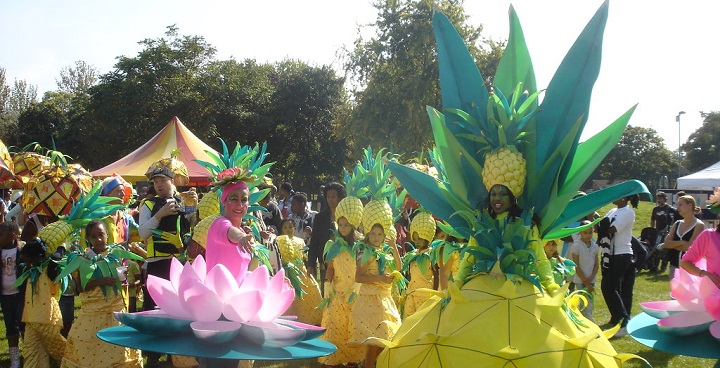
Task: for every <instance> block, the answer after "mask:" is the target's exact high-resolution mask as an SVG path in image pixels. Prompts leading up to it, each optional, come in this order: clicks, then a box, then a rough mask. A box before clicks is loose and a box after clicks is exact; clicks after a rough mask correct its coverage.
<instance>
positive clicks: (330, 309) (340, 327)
mask: <svg viewBox="0 0 720 368" xmlns="http://www.w3.org/2000/svg"><path fill="white" fill-rule="evenodd" d="M366 176H367V171H366V170H365V169H364V168H363V167H362V166H361V165H359V164H358V165H356V166H355V168H354V170H353V173H352V175H351V174H350V173H349V172H348V171H347V170H345V188H346V190H347V193H348V196H347V197H345V198H343V199H342V200H341V201H340V203H338V205H337V208H335V219H336V221H339V220H340V219H342V218H344V219H345V220H347V222H348V223H349V224H350V225H351V226H352V228H353V232H354V233H355V232H356V229H358V228H359V227H360V221H361V219H362V213H363V204H362V201H361V199H360V198H364V197H366V196H367V195H368V188H367V183H366V180H367V178H366ZM323 259H325V262H327V264H328V269H331V268H332V269H333V272H332V274H333V277H332V279H331V280H327V281H326V282H325V301H324V308H323V316H322V326H323V327H325V328H326V330H325V333H324V334H322V336H320V338H321V339H323V340H325V341H328V342H331V343H332V344H333V345H335V346H337V351H335V353H333V354H330V355H328V356H324V357H320V358H318V361H319V362H320V364H325V365H340V364H348V363H358V362H360V361H361V360H362V359H363V358H364V355H363V351H362V350H361V349H360V348H359V347H357V346H350V345H348V341H349V340H350V319H351V311H352V307H353V305H354V300H353V299H354V296H353V288H354V286H355V285H356V284H355V268H356V260H355V251H354V250H353V248H352V244H348V242H347V241H346V240H345V238H343V237H342V236H341V235H340V233H339V232H336V233H335V235H334V237H333V239H330V240H328V242H327V243H325V249H324V251H323ZM358 286H359V285H358Z"/></svg>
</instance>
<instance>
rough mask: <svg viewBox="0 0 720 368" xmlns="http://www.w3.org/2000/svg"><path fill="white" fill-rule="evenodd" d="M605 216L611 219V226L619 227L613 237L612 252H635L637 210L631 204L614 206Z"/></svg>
mask: <svg viewBox="0 0 720 368" xmlns="http://www.w3.org/2000/svg"><path fill="white" fill-rule="evenodd" d="M605 217H607V218H609V219H610V227H614V228H615V229H617V232H616V233H615V235H614V236H613V239H612V248H611V249H610V254H611V255H614V254H633V251H632V245H630V242H631V241H632V227H633V224H634V223H635V211H633V209H632V208H631V207H630V206H625V207H622V208H613V209H611V210H610V212H608V214H607V215H605Z"/></svg>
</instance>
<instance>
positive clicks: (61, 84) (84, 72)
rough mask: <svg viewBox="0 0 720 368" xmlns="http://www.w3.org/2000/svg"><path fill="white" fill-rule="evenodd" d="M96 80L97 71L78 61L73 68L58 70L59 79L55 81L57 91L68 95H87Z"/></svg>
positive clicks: (67, 67)
mask: <svg viewBox="0 0 720 368" xmlns="http://www.w3.org/2000/svg"><path fill="white" fill-rule="evenodd" d="M97 80H98V70H97V69H96V68H94V67H93V66H92V65H90V64H88V63H86V62H84V61H82V60H78V61H76V62H75V67H72V66H66V67H64V68H63V69H62V70H60V79H55V83H56V84H57V87H58V90H59V91H63V92H69V93H74V94H78V93H87V92H88V90H89V89H90V87H92V86H93V85H94V84H95V82H97Z"/></svg>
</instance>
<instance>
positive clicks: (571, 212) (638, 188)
mask: <svg viewBox="0 0 720 368" xmlns="http://www.w3.org/2000/svg"><path fill="white" fill-rule="evenodd" d="M640 193H648V194H650V192H649V191H648V189H647V187H646V186H645V184H643V183H642V182H641V181H639V180H629V181H626V182H623V183H620V184H616V185H613V186H610V187H607V188H604V189H600V190H596V191H594V192H592V193H589V194H588V195H586V196H582V197H578V198H575V199H573V200H572V201H570V203H569V204H568V205H567V207H565V210H564V211H563V213H562V214H561V215H560V216H559V217H558V218H557V219H556V220H555V221H554V222H553V223H552V224H549V225H548V226H546V227H545V228H544V231H543V232H542V233H541V234H540V235H541V237H543V238H544V237H545V235H546V234H548V233H551V232H554V231H555V230H558V229H562V228H564V227H565V226H567V225H568V224H570V223H573V222H575V221H577V220H578V219H579V218H582V217H584V216H586V215H587V214H589V213H592V212H594V211H595V210H597V209H598V208H600V207H602V206H605V205H606V204H608V203H612V202H614V201H615V200H618V199H620V198H623V197H627V196H629V195H633V194H640Z"/></svg>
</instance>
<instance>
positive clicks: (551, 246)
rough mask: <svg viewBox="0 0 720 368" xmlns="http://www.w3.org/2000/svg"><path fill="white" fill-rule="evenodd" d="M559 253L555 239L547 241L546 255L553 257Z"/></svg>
mask: <svg viewBox="0 0 720 368" xmlns="http://www.w3.org/2000/svg"><path fill="white" fill-rule="evenodd" d="M555 253H557V244H556V243H555V242H554V241H549V242H547V243H545V255H546V256H548V257H552V256H554V255H555Z"/></svg>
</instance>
